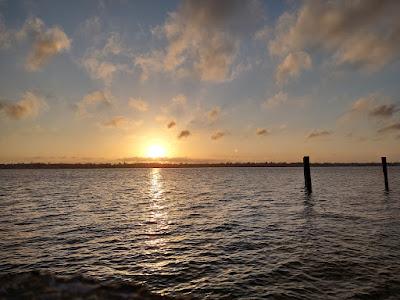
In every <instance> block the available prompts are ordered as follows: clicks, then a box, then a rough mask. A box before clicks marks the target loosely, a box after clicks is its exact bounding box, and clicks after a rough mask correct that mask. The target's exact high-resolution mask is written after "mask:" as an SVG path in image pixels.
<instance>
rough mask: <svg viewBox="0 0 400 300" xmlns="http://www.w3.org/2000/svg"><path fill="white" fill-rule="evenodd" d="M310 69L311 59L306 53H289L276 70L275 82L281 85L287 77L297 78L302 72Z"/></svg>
mask: <svg viewBox="0 0 400 300" xmlns="http://www.w3.org/2000/svg"><path fill="white" fill-rule="evenodd" d="M310 68H311V58H310V56H309V55H308V54H307V53H305V52H303V51H298V52H293V53H289V54H288V55H287V56H286V58H285V59H284V60H283V62H282V63H281V64H280V65H279V66H278V68H277V70H276V74H275V78H276V82H277V83H278V84H281V85H282V84H284V83H285V82H287V80H288V78H289V77H298V76H299V75H300V72H301V71H302V70H307V69H310Z"/></svg>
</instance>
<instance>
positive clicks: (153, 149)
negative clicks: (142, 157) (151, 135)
mask: <svg viewBox="0 0 400 300" xmlns="http://www.w3.org/2000/svg"><path fill="white" fill-rule="evenodd" d="M166 154H167V151H166V150H165V148H164V147H163V146H160V145H150V146H149V147H148V148H147V152H146V156H147V157H149V158H162V157H165V156H166Z"/></svg>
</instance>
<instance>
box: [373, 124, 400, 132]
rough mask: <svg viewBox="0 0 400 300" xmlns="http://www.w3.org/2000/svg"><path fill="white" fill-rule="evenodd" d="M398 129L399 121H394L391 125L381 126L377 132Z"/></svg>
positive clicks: (399, 127) (399, 128) (399, 126)
mask: <svg viewBox="0 0 400 300" xmlns="http://www.w3.org/2000/svg"><path fill="white" fill-rule="evenodd" d="M398 131H400V122H396V123H393V124H391V125H388V126H385V127H382V128H381V129H379V130H378V133H389V132H398Z"/></svg>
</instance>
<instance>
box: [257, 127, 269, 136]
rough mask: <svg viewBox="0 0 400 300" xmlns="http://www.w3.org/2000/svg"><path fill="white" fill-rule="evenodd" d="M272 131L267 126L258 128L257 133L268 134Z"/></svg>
mask: <svg viewBox="0 0 400 300" xmlns="http://www.w3.org/2000/svg"><path fill="white" fill-rule="evenodd" d="M269 133H270V132H269V130H268V129H265V128H257V129H256V134H257V135H268V134H269Z"/></svg>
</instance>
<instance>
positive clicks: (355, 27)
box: [269, 0, 400, 75]
mask: <svg viewBox="0 0 400 300" xmlns="http://www.w3.org/2000/svg"><path fill="white" fill-rule="evenodd" d="M399 11H400V2H399V1H397V0H382V1H375V0H363V1H344V0H340V1H312V0H310V1H305V3H304V4H303V5H302V6H301V7H300V9H299V10H298V11H296V12H294V13H284V14H283V15H282V16H281V17H280V18H279V20H278V22H277V24H276V26H275V30H274V37H273V38H272V39H271V41H270V42H269V51H270V53H271V55H274V56H279V57H284V56H287V55H290V53H293V52H299V51H301V52H305V51H307V52H309V51H311V52H314V53H317V52H323V53H324V54H328V55H331V57H332V59H333V61H334V62H335V63H336V64H337V65H342V64H348V65H351V66H354V67H357V68H361V69H363V70H368V71H376V70H379V69H380V68H382V67H383V66H384V65H386V64H388V63H389V62H390V61H393V60H395V59H398V58H399V57H400V18H399V17H398V15H399ZM303 62H304V63H303V64H302V65H303V66H307V65H309V64H308V63H307V62H306V61H305V60H303ZM310 66H311V65H310ZM302 69H305V68H298V69H297V70H298V73H297V75H298V74H299V73H300V71H301V70H302Z"/></svg>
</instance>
